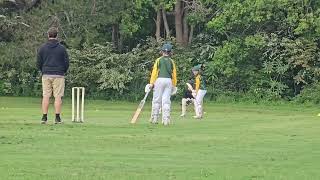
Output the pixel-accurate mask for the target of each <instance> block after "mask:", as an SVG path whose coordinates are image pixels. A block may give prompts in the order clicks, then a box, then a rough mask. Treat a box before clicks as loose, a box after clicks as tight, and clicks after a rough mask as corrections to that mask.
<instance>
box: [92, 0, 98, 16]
mask: <svg viewBox="0 0 320 180" xmlns="http://www.w3.org/2000/svg"><path fill="white" fill-rule="evenodd" d="M96 4H97V3H96V0H93V1H92V9H91V15H96Z"/></svg>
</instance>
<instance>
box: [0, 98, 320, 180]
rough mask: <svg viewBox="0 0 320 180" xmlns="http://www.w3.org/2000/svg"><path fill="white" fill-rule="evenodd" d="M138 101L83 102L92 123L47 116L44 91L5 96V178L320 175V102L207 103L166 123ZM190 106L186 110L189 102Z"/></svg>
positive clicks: (67, 107)
mask: <svg viewBox="0 0 320 180" xmlns="http://www.w3.org/2000/svg"><path fill="white" fill-rule="evenodd" d="M137 106H138V102H136V103H128V102H107V101H100V100H99V101H98V100H88V101H86V111H85V118H86V119H85V123H82V124H80V123H72V122H71V104H70V101H67V102H66V103H65V104H64V107H63V114H62V119H63V121H64V124H62V125H54V124H53V120H54V114H53V110H52V106H51V109H50V113H49V114H48V118H49V124H47V125H40V118H41V111H40V98H21V97H20V98H15V97H0V179H3V180H11V179H12V180H13V179H14V180H15V179H21V180H29V179H30V180H38V179H39V180H46V179H50V180H64V179H65V180H73V179H74V180H82V179H94V180H95V179H111V180H114V179H115V180H116V179H128V180H157V179H159V180H160V179H161V180H162V179H181V180H188V179H194V180H200V179H210V180H211V179H212V180H215V179H217V180H220V179H221V180H229V179H230V180H251V179H270V180H277V179H279V180H286V179H288V180H293V179H297V180H304V179H306V180H312V179H315V180H317V179H320V170H319V167H320V117H317V116H316V115H317V114H318V113H319V112H320V108H318V107H317V106H316V105H309V106H307V105H301V106H299V105H291V104H283V105H254V104H231V103H230V104H216V103H206V104H205V111H206V112H207V113H206V114H205V116H206V117H205V118H204V119H203V120H200V121H199V120H194V119H192V115H193V113H189V114H188V115H187V117H186V118H184V119H182V118H180V117H179V115H180V106H179V103H174V104H173V110H172V120H173V123H172V125H170V126H169V127H164V126H162V125H161V124H158V125H152V124H149V122H148V117H149V114H150V102H147V103H146V105H145V108H144V110H143V112H142V115H141V117H140V119H139V120H138V123H137V124H135V125H132V124H130V123H129V121H130V119H131V117H132V115H133V113H134V111H135V110H136V108H137ZM191 110H192V109H191V107H190V108H189V112H190V111H191Z"/></svg>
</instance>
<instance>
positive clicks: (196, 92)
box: [188, 64, 207, 119]
mask: <svg viewBox="0 0 320 180" xmlns="http://www.w3.org/2000/svg"><path fill="white" fill-rule="evenodd" d="M201 68H202V65H201V64H199V65H197V66H194V67H193V68H192V72H193V75H194V77H195V79H194V80H193V82H192V84H194V87H195V89H193V87H192V86H191V85H190V84H188V87H189V89H191V90H192V94H193V96H194V98H195V100H194V106H195V112H196V116H194V118H196V119H201V118H202V117H203V98H204V96H205V95H206V93H207V90H206V82H205V78H204V77H203V76H202V75H201V73H202V72H201Z"/></svg>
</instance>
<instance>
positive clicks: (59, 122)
mask: <svg viewBox="0 0 320 180" xmlns="http://www.w3.org/2000/svg"><path fill="white" fill-rule="evenodd" d="M54 123H55V124H62V120H61V118H60V116H59V117H56V119H55V121H54Z"/></svg>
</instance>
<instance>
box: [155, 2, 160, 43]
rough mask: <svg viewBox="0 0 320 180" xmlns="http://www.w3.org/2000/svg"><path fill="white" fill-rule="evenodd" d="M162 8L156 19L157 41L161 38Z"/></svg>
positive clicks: (158, 11)
mask: <svg viewBox="0 0 320 180" xmlns="http://www.w3.org/2000/svg"><path fill="white" fill-rule="evenodd" d="M160 33H161V8H159V9H158V10H157V20H156V40H157V42H159V41H160V39H161V35H160Z"/></svg>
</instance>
